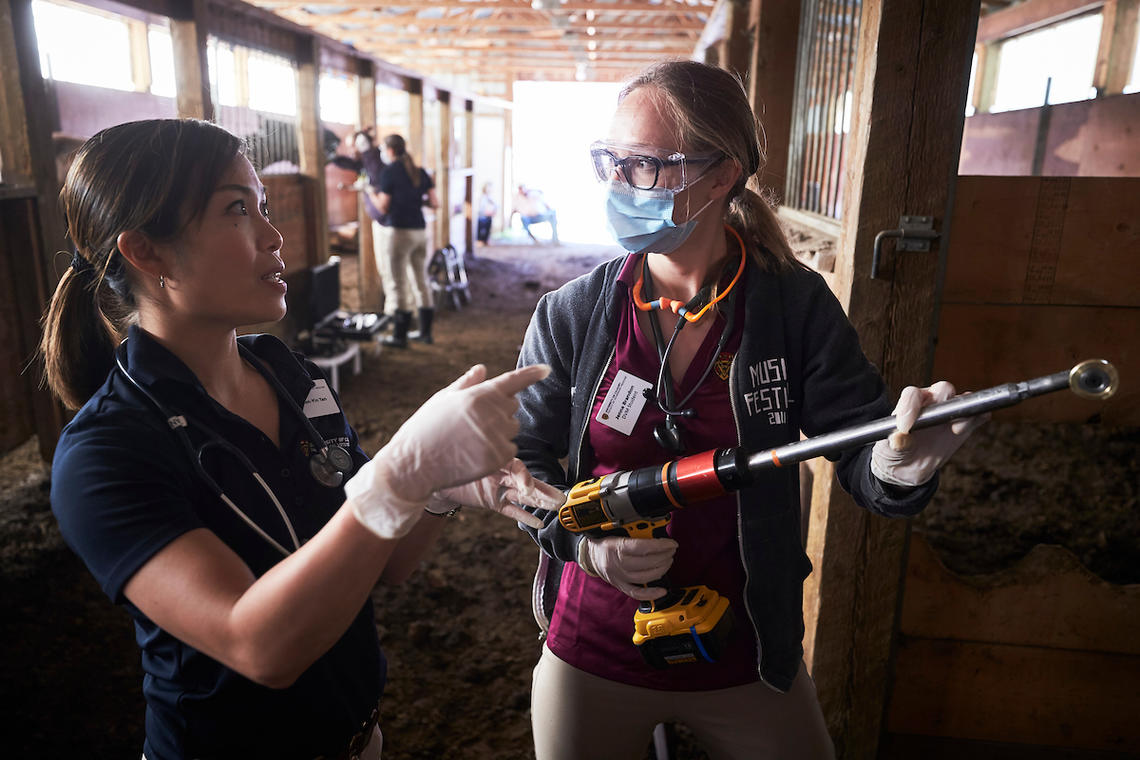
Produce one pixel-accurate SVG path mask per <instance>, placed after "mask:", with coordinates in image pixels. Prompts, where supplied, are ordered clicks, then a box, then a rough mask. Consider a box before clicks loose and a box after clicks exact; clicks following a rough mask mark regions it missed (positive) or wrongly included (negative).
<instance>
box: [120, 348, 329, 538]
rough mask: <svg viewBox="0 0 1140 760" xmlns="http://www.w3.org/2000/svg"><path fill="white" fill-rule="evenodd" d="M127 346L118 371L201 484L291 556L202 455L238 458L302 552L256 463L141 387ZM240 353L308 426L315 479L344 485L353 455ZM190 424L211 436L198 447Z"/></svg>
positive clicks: (258, 364) (278, 383) (251, 359)
mask: <svg viewBox="0 0 1140 760" xmlns="http://www.w3.org/2000/svg"><path fill="white" fill-rule="evenodd" d="M126 343H127V341H126V340H125V339H124V340H123V342H122V343H120V344H119V347H118V349H116V351H115V364H116V366H117V367H118V368H119V371H120V372H122V373H123V377H125V378H127V380H129V381H130V382H131V385H133V386H134V387H135V388H137V389H138V390H139V392H140V393H142V395H143V396H144V397H146V399H147V400H148V401H149V402H150V403H151V404H152V405H153V406H154V408H155V409H157V410H158V412H159V414H161V415H162V416H163V418H165V419H166V424H167V425H168V426H169V427H170V429H171V430H172V431H174V434H175V437H177V438H178V440H179V442H180V443H181V444H182V448H183V449H185V450H186V454H187V455H188V456H189V458H190V462H191V464H193V466H194V470H195V471H196V472H197V473H198V476H199V477H200V478H202V481H203V482H204V483H205V484H206V485H207V486H208V487H209V488H210V490H211V491H213V492H214V494H215V495H216V496H217V497H218V498H219V499H221V500H222V501H223V502H224V503H225V505H226V506H227V507H229V508H230V509H231V510H233V512H234V514H236V515H237V516H238V517H240V518H241V519H242V521H243V522H245V524H246V525H248V526H249V527H250V528H252V529H253V530H254V532H256V533H257V535H259V536H261V537H262V538H263V539H265V541H266V542H268V543H269V544H270V545H272V546H273V548H275V549H277V551H279V552H281V554H283V555H285V556H288V555H290V554H292V553H293V552H292V551H290V550H289V549H286V548H285V547H284V546H282V545H281V544H280V543H279V542H278V541H277V540H275V539H274V538H273V537H272V536H270V535H269V534H268V533H266V532H265V531H264V530H262V528H261V526H259V525H258V524H257V523H255V522H254V521H253V519H252V518H251V517H250V516H249V515H247V514H246V513H245V512H243V511H242V510H241V509H240V508H239V507H238V505H237V504H235V503H234V501H233V499H231V498H230V497H229V496H227V495H226V493H225V491H223V490H222V487H221V486H220V485H218V482H217V481H216V480H214V477H213V476H212V475H210V473H209V472H208V471H207V470H206V466H205V464H204V463H203V456H204V455H205V454H206V452H208V451H210V450H212V449H216V450H220V451H224V452H226V453H227V454H230V455H232V456H233V457H234V458H235V459H237V460H238V462H240V463H241V465H242V466H243V467H245V469H246V470H247V471H248V472H249V474H250V476H251V477H253V479H254V480H255V481H257V484H258V485H260V486H261V488H262V490H263V491H265V494H266V496H268V497H269V499H270V501H272V502H273V506H274V507H276V508H277V513H278V514H279V515H281V520H282V522H284V523H285V528H286V530H288V531H289V538H290V540H291V541H292V543H293V551H295V550H297V549H300V548H301V542H300V541H299V540H298V539H297V531H296V530H295V529H294V528H293V521H292V520H290V519H289V515H288V514H286V512H285V508H284V507H283V506H281V501H280V500H279V499H278V498H277V495H276V494H275V493H273V489H272V488H270V487H269V484H268V483H266V482H265V478H263V477H262V476H261V473H260V472H258V471H257V468H256V467H254V465H253V462H252V461H250V459H249V457H247V456H246V455H245V453H244V452H243V451H242V450H241V449H239V448H238V447H237V446H235V445H233V444H232V443H230V442H229V441H227V440H226V439H225V438H223V437H221V436H220V435H218V434H217V433H216V432H215V431H214V430H213V429H211V428H210V427H209V426H208V425H206V424H204V423H202V422H200V421H198V420H193V419H192V418H188V417H187V416H186V415H185V414H176V413H175V412H174V411H172V410H171V409H169V408H168V407H166V406H165V405H163V403H162V402H161V401H159V400H158V399H157V398H156V397H155V396H154V394H153V393H151V392H150V391H148V390H147V389H146V388H144V387H143V386H142V384H141V383H140V382H139V381H138V380H136V379H135V378H134V377H133V376H132V375H131V373H130V372H129V371H127V367H126V365H125V364H124V363H123V354H124V352H125V350H126ZM238 351H239V352H240V353H241V356H242V358H243V359H245V360H246V361H247V362H249V363H250V364H251V365H252V366H253V368H254V369H256V370H257V371H258V372H259V373H260V374H261V376H262V377H264V378H265V379H266V381H267V382H268V383H269V384H270V385H271V386H273V390H274V391H275V392H276V394H277V396H278V398H280V399H282V400H284V401H285V403H286V405H287V406H289V408H290V409H291V410H292V411H293V412H294V413H295V414H296V415H297V418H298V419H299V420H300V421H301V423H302V424H303V425H304V426H305V431H306V433H307V435H308V438H309V442H310V444H312V447H313V448H312V453H311V454H310V455H309V471H310V472H311V473H312V475H313V479H314V480H316V481H317V482H318V483H320V484H321V485H323V486H325V487H326V488H337V487H338V486H340V485H341V484H342V483H343V482H344V476H345V475H347V474H348V473H349V472H351V471H352V456H351V455H349V453H348V452H347V451H345V449H344V448H343V447H342V446H338V445H336V444H333V445H331V446H330V445H328V444H327V443H325V439H324V436H322V435H321V434H320V433H319V432H317V429H316V428H315V427H313V423H312V422H311V421H310V420H309V418H308V417H306V416H305V412H304V410H302V409H301V407H300V406H298V405H297V402H296V401H294V400H293V397H292V396H290V395H289V393H288V391H286V390H285V388H284V387H283V386H282V385H281V381H280V380H278V379H277V377H276V376H275V375H273V374H272V373H270V372H268V371H266V370H265V369H263V368H262V366H261V362H260V361H259V360H258V359H257V357H255V356H253V355H252V353H251V352H249V350H248V349H246V348H245V347H244V346H242V345H241V344H240V343H239V344H238ZM191 421H192V422H193V423H194V425H195V427H197V428H199V429H201V430H203V431H204V432H205V433H206V434H207V435H208V436H209V440H207V441H206V442H205V443H203V444H201V445H200V446H198V447H195V446H194V443H193V442H192V441H191V440H190V434H189V433H188V432H187V430H186V429H187V427H189V424H190V422H191Z"/></svg>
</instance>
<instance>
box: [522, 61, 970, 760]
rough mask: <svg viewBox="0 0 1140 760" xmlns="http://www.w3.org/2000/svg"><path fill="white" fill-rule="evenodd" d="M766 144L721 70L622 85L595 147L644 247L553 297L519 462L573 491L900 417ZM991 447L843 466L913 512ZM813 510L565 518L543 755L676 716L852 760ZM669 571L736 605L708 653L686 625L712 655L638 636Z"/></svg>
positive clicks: (554, 565) (699, 728) (759, 484)
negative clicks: (657, 527) (813, 559)
mask: <svg viewBox="0 0 1140 760" xmlns="http://www.w3.org/2000/svg"><path fill="white" fill-rule="evenodd" d="M759 132H760V130H759V125H758V124H757V121H756V118H755V116H754V114H753V112H752V110H751V107H750V106H749V103H748V99H747V96H746V94H745V92H744V89H743V88H742V86H741V84H740V82H739V81H738V80H737V79H736V78H734V77H733V76H731V75H730V74H728V73H726V72H725V71H723V70H721V69H717V68H714V67H710V66H706V65H703V64H699V63H694V62H691V61H682V62H668V63H663V64H658V65H656V66H653V67H651V68H649V69H648V70H646V71H645V72H644V73H643V74H641V75H640V76H639V77H638V78H637V79H635V80H634V81H633V82H632V83H630V84H629V85H628V86H627V87H625V88H624V90H623V91H622V93H621V95H620V98H619V104H618V109H617V112H616V114H615V116H614V119H613V121H612V124H611V127H610V132H609V137H608V138H607V139H606V140H604V141H602V142H599V143H596V144H595V145H594V146H593V147H592V149H591V155H592V158H593V161H594V166H595V168H596V170H597V174H598V179H599V180H600V181H602V182H604V183H606V187H607V199H606V214H607V217H608V220H609V224H610V227H611V229H612V232H613V233H614V235H615V237H616V238H617V240H618V242H619V243H621V245H622V246H623V247H624V248H625V249H626V250H627V251H628V252H629V253H628V254H627V255H625V256H622V257H620V258H617V259H615V260H613V261H610V262H608V263H606V264H603V265H602V266H600V267H599V268H597V269H596V270H594V271H593V272H592V273H591V274H589V275H586V276H585V277H582V278H579V279H577V280H575V281H573V282H571V283H569V284H567V285H566V286H564V287H562V288H561V289H559V290H557V291H555V292H553V293H550V294H548V295H546V296H545V297H544V298H543V299H542V301H541V302H540V303H539V305H538V307H537V309H536V311H535V314H534V316H533V318H532V321H531V324H530V327H529V329H528V330H527V334H526V338H525V341H524V344H523V348H522V354H521V357H520V360H519V364H520V366H524V365H528V364H532V363H536V362H542V363H545V364H549V365H550V366H551V367H552V371H551V374H550V375H549V376H548V377H546V378H545V379H543V380H542V381H540V382H538V383H536V384H534V385H533V386H530V387H529V388H527V389H526V390H524V391H523V392H522V393H520V396H519V400H520V406H521V409H520V415H519V416H520V420H521V431H520V434H519V436H518V438H517V440H518V443H519V456H520V458H521V459H522V460H523V461H524V462H525V463H526V464H527V466H528V467H529V468H530V470H531V472H533V473H535V475H536V477H539V478H541V479H543V480H546V481H547V482H548V483H551V484H553V485H557V486H559V487H562V488H566V487H568V486H569V485H571V484H574V483H577V482H580V481H582V480H586V479H588V478H592V477H598V476H601V475H605V474H608V473H612V472H617V471H622V470H631V469H635V468H640V467H650V466H654V465H658V466H659V465H661V464H663V463H665V462H668V461H670V460H672V459H676V458H678V457H681V456H683V455H687V454H696V453H699V452H702V451H707V450H711V449H717V448H728V447H733V446H738V445H739V446H747V447H750V448H753V449H756V450H761V449H766V448H771V447H775V446H778V445H781V444H785V443H788V442H792V441H795V440H798V439H799V436H800V431H803V432H804V433H806V434H808V435H816V434H819V433H824V432H827V431H830V430H834V429H837V428H839V427H843V426H847V425H851V424H854V423H857V422H860V421H864V420H871V419H875V418H879V417H883V416H885V415H887V414H889V413H890V409H891V407H890V403H889V402H888V399H887V392H886V388H885V386H884V383H883V381H882V380H881V378H880V377H879V374H878V373H877V372H876V370H875V368H874V367H873V366H872V365H871V364H870V363H869V362H868V361H867V359H866V358H865V357H864V355H863V353H862V351H861V350H860V347H859V342H858V339H857V336H856V333H855V330H854V329H853V328H852V326H851V324H850V323H849V322H848V321H847V319H846V317H845V315H844V313H843V310H842V308H841V307H840V304H839V303H838V301H837V300H836V299H835V298H834V296H833V295H832V294H831V292H830V291H829V290H828V288H827V286H826V284H825V283H824V281H823V279H822V278H821V277H820V276H819V275H817V274H816V273H814V272H812V271H810V270H809V269H807V268H805V267H803V266H801V265H800V264H798V263H797V261H796V260H795V259H794V258H793V256H792V253H791V251H790V249H789V247H788V244H787V242H786V240H785V238H784V234H783V232H782V231H781V229H780V226H779V224H778V222H777V220H776V216H775V214H774V213H773V211H772V209H771V208H770V206H769V205H768V204H767V203H766V202H765V201H764V200H763V199H761V198H760V197H759V196H758V195H757V194H756V193H754V192H753V191H752V190H750V189H749V188H748V187H747V183H748V182H749V181H750V180H751V179H752V178H753V177H755V176H756V175H757V173H758V172H759V171H760V169H761V167H762V165H763V149H762V146H761V142H760V138H759ZM953 393H954V390H953V388H951V387H950V386H949V385H948V384H945V383H941V384H938V385H936V386H933V387H932V388H928V389H922V390H919V389H915V388H909V389H907V390H906V391H904V393H903V395H902V397H901V399H900V402H899V407H898V409H897V410H896V412H897V413H899V414H900V415H901V416H902V417H906V418H908V419H910V420H913V418H914V415H916V414H917V412H918V410H919V409H920V408H921V407H922V406H923V405H925V404H928V403H931V402H932V401H933V400H942V399H944V398H946V397H948V396H949V395H952V394H953ZM900 427H903V428H904V429H908V428H909V424H908V423H904V422H900ZM968 432H969V431H968V430H958V431H951V430H950V429H949V428H942V429H937V428H932V429H929V430H924V431H921V432H918V433H916V434H914V435H913V436H912V439H911V445H910V447H909V448H908V449H907V450H905V451H894V450H893V449H892V448H890V446H889V445H888V444H886V443H885V442H880V443H878V444H875V445H874V446H867V447H866V448H864V449H862V450H858V451H850V452H848V453H846V454H844V455H843V456H842V457H841V458H840V460H839V462H838V464H837V468H836V470H837V474H838V476H839V479H840V482H841V483H842V484H843V486H844V487H845V488H846V489H847V490H848V491H850V492H851V493H852V495H853V496H854V497H855V499H856V501H858V503H859V504H861V505H862V506H864V507H866V508H867V509H870V510H872V511H874V512H876V513H878V514H882V515H889V516H894V515H900V516H902V515H913V514H915V513H916V512H918V511H919V510H921V509H922V508H923V507H924V506H925V505H926V503H927V502H928V501H929V500H930V497H931V495H932V494H933V492H934V490H935V488H936V485H937V476H936V470H937V468H938V466H939V465H940V464H941V463H942V462H943V461H945V459H946V458H947V457H948V456H949V455H950V454H951V453H952V452H953V451H954V450H955V449H956V448H957V447H958V446H959V445H960V444H961V442H962V441H963V440H964V439H965V437H966V435H967V434H968ZM928 433H929V434H928ZM562 462H565V463H566V465H567V469H564V468H563V466H562ZM798 496H799V484H798V480H797V471H796V468H794V467H792V468H787V469H778V470H775V471H772V472H771V473H770V474H765V475H763V476H761V477H758V478H757V479H756V481H755V482H754V483H753V484H752V485H751V486H749V487H747V488H745V489H743V490H741V491H739V492H737V493H735V494H731V495H728V496H723V497H720V498H719V499H716V500H711V501H706V502H702V503H701V504H699V505H695V506H694V507H693V508H691V509H685V510H674V511H673V513H672V515H671V517H672V521H671V523H670V525H669V527H668V536H667V537H656V538H632V537H628V536H607V537H592V536H585V534H582V533H576V532H570V531H568V530H567V529H566V528H565V527H563V526H562V525H560V524H559V522H558V520H557V519H555V518H554V516H553V515H552V514H546V515H544V517H545V522H546V524H545V526H544V527H542V528H540V529H537V530H535V529H528V530H529V531H530V532H531V533H532V535H533V536H534V538H535V540H536V541H537V542H538V544H539V546H540V547H541V548H542V552H543V553H542V555H541V557H542V558H541V561H540V564H539V570H538V575H537V577H536V580H535V593H534V606H535V613H536V617H537V618H538V620H539V624H540V625H541V626H542V627H543V629H544V631H545V632H546V639H545V645H544V647H543V652H542V656H541V659H540V661H539V663H538V664H537V666H536V667H535V671H534V683H533V691H532V722H533V729H534V738H535V752H536V757H537V758H538V760H552V759H555V758H565V759H566V760H573V759H574V758H586V757H588V758H591V760H605V759H607V758H614V759H615V760H616V759H619V758H620V759H630V760H633V759H636V758H640V757H642V755H643V754H644V752H645V749H646V744H647V742H648V740H649V738H650V736H651V733H652V730H653V728H654V726H655V725H656V724H658V723H662V722H665V721H673V720H676V721H680V722H683V723H685V724H686V725H687V726H688V727H689V728H690V729H691V730H692V731H693V733H694V734H695V735H696V737H697V739H698V741H699V742H700V744H701V745H702V747H703V748H704V749H705V750H706V751H707V752H708V753H709V754H710V756H711V757H713V758H718V759H719V758H740V759H741V760H743V759H744V758H747V759H748V760H756V759H757V758H791V757H794V758H828V757H832V756H833V755H834V749H833V746H832V742H831V739H830V738H829V736H828V733H827V729H826V726H825V723H824V719H823V716H822V714H821V711H820V708H819V704H818V701H817V698H816V694H815V688H814V685H813V682H812V680H811V678H810V676H809V674H808V673H807V672H806V671H805V668H804V664H803V662H802V655H803V648H802V644H801V639H802V636H803V619H802V612H801V595H802V584H803V579H804V577H805V576H806V575H807V574H808V573H809V572H810V570H811V565H810V563H809V561H808V559H807V557H806V555H805V554H804V551H803V549H802V547H801V540H800V508H799V498H798ZM584 536H585V537H584ZM666 573H668V579H669V584H670V586H671V587H674V588H675V587H692V586H697V585H704V586H707V587H709V588H711V589H715V591H716V592H718V593H719V595H720V597H721V598H722V600H724V601H725V602H727V606H718V607H717V608H716V616H717V617H716V627H715V628H714V629H713V630H714V632H715V635H716V638H715V639H708V640H709V641H715V643H717V645H718V646H717V647H716V649H715V650H713V649H711V648H709V647H708V646H705V639H703V638H702V636H698V633H697V632H694V631H692V629H689V630H686V629H685V626H684V625H682V626H680V629H681V630H680V636H681V638H682V639H685V638H686V637H690V638H692V639H693V640H694V642H695V646H693V647H692V648H691V653H688V650H686V652H687V654H686V656H684V657H677V656H672V655H670V654H669V653H668V652H666V654H665V655H663V656H662V655H661V652H660V650H654V649H653V646H654V645H655V644H656V643H658V642H657V641H656V640H655V639H654V638H653V637H654V636H656V635H657V631H656V630H655V629H654V628H653V627H652V626H650V627H649V628H648V629H647V631H648V633H647V638H646V639H642V640H641V642H640V643H639V645H638V646H635V645H634V643H633V642H632V641H631V634H632V633H633V620H634V613H635V611H636V610H637V609H638V605H639V602H641V601H642V600H659V599H663V598H664V597H665V595H666V589H665V588H661V587H658V586H654V585H646V584H652V583H654V582H657V581H659V580H660V579H662V578H663V577H664V576H665V575H666ZM682 603H684V600H682ZM697 604H698V605H699V604H700V602H697ZM718 604H720V602H718ZM704 612H707V610H706V611H704ZM663 627H664V624H663ZM639 650H640V651H639ZM651 651H655V652H656V654H654V655H653V656H650V655H649V654H648V653H649V652H651ZM650 661H653V664H650Z"/></svg>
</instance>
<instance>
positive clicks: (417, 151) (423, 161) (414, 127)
mask: <svg viewBox="0 0 1140 760" xmlns="http://www.w3.org/2000/svg"><path fill="white" fill-rule="evenodd" d="M423 88H424V83H423V80H422V79H410V80H408V135H407V137H406V138H405V140H406V141H407V144H408V145H409V146H410V147H409V150H412V151H413V152H412V156H413V157H414V158H416V159H417V160H418V162H419V165H420V166H426V165H427V154H426V153H425V150H426V148H425V146H424V89H423ZM436 180H437V184H438V177H437V178H436ZM436 216H438V214H436ZM427 234H428V236H429V240H428V241H427V242H428V257H429V258H430V257H431V252H432V251H433V250H435V249H436V248H438V247H439V245H438V243H437V242H436V241H438V240H439V237H438V232H437V230H436V224H435V223H434V222H433V223H431V224H428V225H427Z"/></svg>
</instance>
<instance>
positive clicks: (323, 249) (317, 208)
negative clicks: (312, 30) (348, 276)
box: [296, 36, 329, 266]
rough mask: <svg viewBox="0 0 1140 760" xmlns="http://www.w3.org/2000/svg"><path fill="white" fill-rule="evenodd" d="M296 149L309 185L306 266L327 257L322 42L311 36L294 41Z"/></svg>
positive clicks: (327, 225)
mask: <svg viewBox="0 0 1140 760" xmlns="http://www.w3.org/2000/svg"><path fill="white" fill-rule="evenodd" d="M296 60H297V150H298V153H299V154H300V167H301V174H302V175H303V176H304V177H305V178H306V180H307V181H306V184H307V185H310V192H309V193H307V194H306V199H307V202H308V203H309V204H311V205H310V207H309V209H308V217H309V225H310V227H309V229H310V239H309V240H308V241H307V243H308V245H307V247H306V250H305V260H306V261H307V262H308V265H309V266H317V265H319V264H323V263H325V262H326V261H328V258H329V210H328V202H327V200H326V198H325V149H324V144H323V140H322V134H323V128H322V127H321V114H320V97H319V82H320V61H321V41H320V38H318V37H314V36H300V37H298V40H297V58H296Z"/></svg>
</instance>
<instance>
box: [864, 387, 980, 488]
mask: <svg viewBox="0 0 1140 760" xmlns="http://www.w3.org/2000/svg"><path fill="white" fill-rule="evenodd" d="M955 395H957V394H956V393H955V391H954V386H953V385H951V384H950V383H948V382H946V381H945V380H941V381H939V382H937V383H935V384H934V385H931V386H929V387H928V388H916V387H914V386H913V385H908V386H907V387H905V388H903V390H902V393H900V394H899V402H898V404H896V405H895V411H894V415H895V427H896V428H897V429H896V431H895V432H894V433H891V435H890V436H889V437H888V438H886V439H885V440H882V441H878V442H876V443H875V447H874V448H873V449H871V472H872V473H874V474H875V477H877V478H878V479H879V480H881V481H883V482H885V483H891V484H892V485H896V486H902V487H904V488H913V487H915V486H920V485H922V484H923V483H925V482H927V481H928V480H930V479H931V478H933V477H934V473H935V472H937V471H938V468H939V467H941V466H942V465H943V464H944V463H945V462H946V460H948V459H949V458H950V457H951V455H953V453H954V452H955V451H957V450H958V447H960V446H961V445H962V444H963V443H965V442H966V439H967V438H969V437H970V433H972V432H974V430H976V429H977V428H978V427H980V426H981V425H983V424H984V423H985V422H987V421H988V420H989V419H990V415H989V413H988V412H987V413H985V414H979V415H977V416H974V417H964V418H962V419H960V420H954V421H952V422H949V423H946V424H944V425H938V426H937V427H931V428H924V429H923V430H918V431H916V432H914V433H911V432H910V429H911V427H912V426H913V425H914V420H915V418H917V417H918V415H919V413H920V412H921V411H922V408H923V407H924V406H929V405H930V404H935V403H939V402H941V401H946V400H948V399H950V398H953V397H954V396H955Z"/></svg>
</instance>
